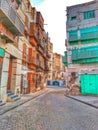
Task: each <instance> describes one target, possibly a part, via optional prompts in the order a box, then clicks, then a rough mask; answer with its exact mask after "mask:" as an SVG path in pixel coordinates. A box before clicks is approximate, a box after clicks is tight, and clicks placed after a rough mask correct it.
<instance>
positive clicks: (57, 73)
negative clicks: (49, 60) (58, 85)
mask: <svg viewBox="0 0 98 130" xmlns="http://www.w3.org/2000/svg"><path fill="white" fill-rule="evenodd" d="M64 71H65V66H64V64H63V62H62V55H61V54H58V53H54V54H53V79H61V78H62V72H64Z"/></svg>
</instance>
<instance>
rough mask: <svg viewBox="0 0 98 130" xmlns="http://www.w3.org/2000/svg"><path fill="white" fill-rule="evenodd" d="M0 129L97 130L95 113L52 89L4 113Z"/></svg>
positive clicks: (91, 108)
mask: <svg viewBox="0 0 98 130" xmlns="http://www.w3.org/2000/svg"><path fill="white" fill-rule="evenodd" d="M0 130H98V110H97V109H95V108H93V107H90V106H88V105H86V104H83V103H80V102H78V101H75V100H73V99H70V98H68V97H65V96H64V93H62V92H57V91H54V90H53V91H50V92H49V93H48V94H45V95H42V96H39V97H37V98H35V99H33V100H31V101H29V102H27V103H25V104H24V105H21V106H19V107H17V108H15V109H13V110H11V111H9V112H7V113H6V114H3V115H2V116H1V117H0Z"/></svg>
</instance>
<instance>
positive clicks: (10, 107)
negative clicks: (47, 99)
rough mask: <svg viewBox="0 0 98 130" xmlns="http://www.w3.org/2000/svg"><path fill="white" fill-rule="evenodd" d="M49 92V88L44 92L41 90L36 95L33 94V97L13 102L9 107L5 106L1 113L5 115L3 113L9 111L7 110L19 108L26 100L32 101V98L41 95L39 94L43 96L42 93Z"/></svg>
mask: <svg viewBox="0 0 98 130" xmlns="http://www.w3.org/2000/svg"><path fill="white" fill-rule="evenodd" d="M47 92H49V90H45V91H44V92H40V93H37V94H36V95H32V96H33V97H31V98H28V99H27V100H24V101H20V102H19V103H18V104H14V105H13V104H12V105H11V106H8V107H9V108H5V110H0V115H3V114H5V113H7V112H8V111H10V110H13V109H14V108H17V107H19V106H21V105H23V104H25V103H26V102H29V101H31V100H32V99H35V98H37V97H39V96H41V95H44V94H46V93H47ZM20 100H21V99H20ZM15 103H16V102H15Z"/></svg>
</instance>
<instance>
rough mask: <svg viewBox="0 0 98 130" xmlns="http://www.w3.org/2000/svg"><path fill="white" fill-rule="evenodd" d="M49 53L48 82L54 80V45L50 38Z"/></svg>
mask: <svg viewBox="0 0 98 130" xmlns="http://www.w3.org/2000/svg"><path fill="white" fill-rule="evenodd" d="M48 53H49V55H50V58H48V68H49V71H48V78H47V79H48V80H52V79H53V44H52V43H51V41H50V38H49V39H48Z"/></svg>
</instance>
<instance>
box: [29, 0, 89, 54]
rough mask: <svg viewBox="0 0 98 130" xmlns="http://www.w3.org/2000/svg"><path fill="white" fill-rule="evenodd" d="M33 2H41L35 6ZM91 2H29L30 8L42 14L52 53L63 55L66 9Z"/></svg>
mask: <svg viewBox="0 0 98 130" xmlns="http://www.w3.org/2000/svg"><path fill="white" fill-rule="evenodd" d="M34 1H37V2H41V3H40V4H38V5H37V6H36V5H34V4H35V3H34ZM89 1H91V0H31V4H32V6H35V7H36V9H37V11H40V12H41V13H42V16H43V18H44V24H46V25H44V28H45V30H46V32H48V33H49V37H50V39H51V42H52V43H53V52H57V53H59V54H62V55H64V51H65V50H66V47H65V39H66V7H67V6H71V5H76V4H81V3H85V2H89Z"/></svg>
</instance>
